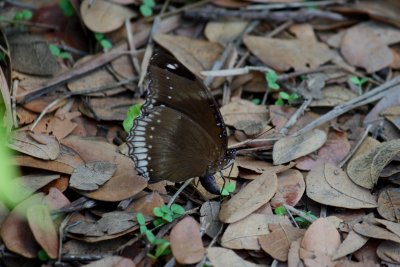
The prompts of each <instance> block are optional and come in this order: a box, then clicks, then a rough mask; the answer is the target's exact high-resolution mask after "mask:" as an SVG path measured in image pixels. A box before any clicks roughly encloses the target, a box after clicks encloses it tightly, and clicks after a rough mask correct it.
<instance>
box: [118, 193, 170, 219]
mask: <svg viewBox="0 0 400 267" xmlns="http://www.w3.org/2000/svg"><path fill="white" fill-rule="evenodd" d="M162 204H164V200H163V198H162V197H161V196H160V194H159V193H158V192H151V193H150V194H146V195H145V196H143V197H141V198H139V199H137V200H135V201H133V202H132V203H131V204H130V205H129V206H128V207H126V209H125V211H131V212H141V213H142V214H143V215H144V216H153V215H154V214H153V209H154V208H156V207H161V206H162Z"/></svg>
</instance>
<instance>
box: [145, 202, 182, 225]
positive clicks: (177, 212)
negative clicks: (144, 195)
mask: <svg viewBox="0 0 400 267" xmlns="http://www.w3.org/2000/svg"><path fill="white" fill-rule="evenodd" d="M153 213H154V215H155V216H156V217H158V218H157V219H155V220H154V221H153V224H154V225H155V226H156V227H157V226H159V225H161V224H164V223H166V222H172V221H173V220H174V219H176V218H179V217H181V216H182V215H183V214H185V209H184V208H183V207H182V206H181V205H178V204H172V205H171V207H170V208H169V207H168V206H167V205H165V204H163V205H162V206H161V207H160V208H159V207H156V208H154V209H153Z"/></svg>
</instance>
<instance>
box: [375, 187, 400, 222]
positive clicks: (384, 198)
mask: <svg viewBox="0 0 400 267" xmlns="http://www.w3.org/2000/svg"><path fill="white" fill-rule="evenodd" d="M377 210H378V213H379V215H381V216H382V217H383V218H385V219H387V220H390V221H394V222H400V218H399V214H400V188H385V189H383V190H382V191H381V192H380V193H379V197H378V209H377Z"/></svg>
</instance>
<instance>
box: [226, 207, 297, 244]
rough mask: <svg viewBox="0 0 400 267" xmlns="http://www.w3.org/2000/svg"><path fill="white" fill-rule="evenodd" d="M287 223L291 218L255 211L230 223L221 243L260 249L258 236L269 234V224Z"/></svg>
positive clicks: (288, 223)
mask: <svg viewBox="0 0 400 267" xmlns="http://www.w3.org/2000/svg"><path fill="white" fill-rule="evenodd" d="M270 223H272V224H287V225H290V224H291V223H290V220H289V219H288V218H287V217H284V216H279V215H264V214H257V213H253V214H250V215H249V216H247V217H246V218H244V219H242V220H240V221H237V222H235V223H232V224H229V226H228V227H227V228H226V230H225V232H224V234H223V235H222V238H221V245H222V246H223V247H226V248H231V249H247V250H260V249H261V248H260V244H259V243H258V238H259V237H261V236H263V235H266V234H268V233H269V232H270V231H269V229H268V225H269V224H270Z"/></svg>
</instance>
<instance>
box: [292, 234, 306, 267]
mask: <svg viewBox="0 0 400 267" xmlns="http://www.w3.org/2000/svg"><path fill="white" fill-rule="evenodd" d="M300 243H301V239H299V240H297V241H293V242H292V244H290V248H289V252H288V267H304V264H303V262H302V261H301V259H300V255H299V251H300Z"/></svg>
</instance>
